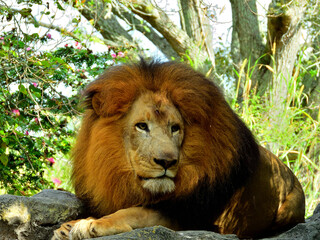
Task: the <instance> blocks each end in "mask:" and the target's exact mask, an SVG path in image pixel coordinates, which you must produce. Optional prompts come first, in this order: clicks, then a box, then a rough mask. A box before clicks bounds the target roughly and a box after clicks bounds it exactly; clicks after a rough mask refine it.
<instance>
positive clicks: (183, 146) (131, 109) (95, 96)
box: [52, 60, 305, 240]
mask: <svg viewBox="0 0 320 240" xmlns="http://www.w3.org/2000/svg"><path fill="white" fill-rule="evenodd" d="M84 95H85V101H84V102H85V105H86V111H85V113H84V117H83V122H82V126H81V128H80V131H79V133H78V137H77V142H76V145H75V148H74V151H73V157H72V158H73V173H72V179H73V183H74V188H75V193H76V196H77V197H78V198H80V199H81V200H82V201H83V202H84V203H85V206H86V209H87V210H88V212H90V214H91V217H89V218H87V219H79V220H74V221H71V222H67V223H64V224H62V226H61V227H60V228H59V229H57V230H56V231H55V232H54V236H53V238H52V239H56V240H57V239H86V238H93V237H98V236H105V235H113V234H118V233H123V232H128V231H131V230H133V229H137V228H143V227H150V226H156V225H162V226H164V227H167V228H170V229H173V230H209V231H215V232H218V233H221V234H236V235H237V236H238V237H240V238H256V237H263V236H268V235H272V234H275V233H278V232H281V231H284V230H286V229H288V228H291V227H293V226H294V225H296V224H297V223H301V222H304V214H305V197H304V193H303V190H302V187H301V185H300V183H299V181H298V179H297V178H296V177H295V176H294V174H293V173H292V172H291V171H290V169H289V168H288V167H287V166H286V165H285V164H283V163H282V162H281V161H280V160H279V159H278V158H277V157H276V156H275V155H273V154H272V153H271V152H269V151H268V150H266V149H265V148H263V147H261V146H259V145H258V144H257V142H256V140H255V138H254V137H253V135H252V133H251V132H250V130H249V129H248V128H247V127H246V125H245V124H244V123H243V122H242V121H241V120H240V118H239V117H238V116H237V115H236V114H235V113H234V112H233V110H232V109H231V108H230V107H229V105H228V103H227V102H226V100H225V98H224V96H223V94H222V92H221V91H220V90H219V88H218V87H217V86H216V85H215V84H214V83H213V82H212V81H210V80H209V79H207V78H206V77H205V76H204V75H202V74H201V73H199V72H197V71H195V70H193V69H192V68H190V67H188V66H187V65H185V64H183V63H176V62H159V61H152V62H149V63H147V62H146V61H144V60H141V61H140V62H139V63H136V64H127V65H119V66H114V67H111V68H109V69H108V70H107V71H106V72H105V73H104V74H103V75H102V76H100V77H99V78H98V79H97V80H95V81H93V82H92V83H91V84H89V86H88V87H87V88H86V90H85V93H84Z"/></svg>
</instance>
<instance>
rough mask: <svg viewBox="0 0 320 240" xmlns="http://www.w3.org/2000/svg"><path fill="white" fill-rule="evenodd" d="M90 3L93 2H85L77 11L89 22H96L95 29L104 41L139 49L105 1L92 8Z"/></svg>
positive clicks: (98, 1)
mask: <svg viewBox="0 0 320 240" xmlns="http://www.w3.org/2000/svg"><path fill="white" fill-rule="evenodd" d="M90 3H91V1H84V4H83V5H82V6H80V7H78V8H77V9H78V10H79V12H80V13H81V14H82V15H83V16H84V17H85V18H86V19H87V20H88V21H91V20H93V21H94V23H93V24H94V27H95V28H96V29H97V30H98V31H99V32H100V33H101V35H102V36H103V38H104V39H108V40H110V41H112V42H116V43H118V44H119V45H121V46H123V47H127V48H130V47H135V48H137V47H138V45H137V43H135V42H134V40H133V38H132V37H131V36H130V34H129V33H128V32H127V31H126V30H125V29H124V28H123V27H122V26H121V25H120V23H119V22H118V20H117V18H116V16H115V15H113V14H110V12H109V11H110V9H109V8H108V7H107V6H106V3H105V2H104V1H101V0H97V1H94V6H91V5H90Z"/></svg>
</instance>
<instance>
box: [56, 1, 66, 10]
mask: <svg viewBox="0 0 320 240" xmlns="http://www.w3.org/2000/svg"><path fill="white" fill-rule="evenodd" d="M56 4H57V8H58V9H59V10H62V11H64V8H63V7H62V6H61V5H60V3H59V2H58V1H56Z"/></svg>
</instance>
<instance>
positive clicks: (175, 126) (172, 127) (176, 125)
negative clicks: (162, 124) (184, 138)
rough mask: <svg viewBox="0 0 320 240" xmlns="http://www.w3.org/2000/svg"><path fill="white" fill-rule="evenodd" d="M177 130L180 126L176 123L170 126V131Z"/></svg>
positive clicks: (174, 131)
mask: <svg viewBox="0 0 320 240" xmlns="http://www.w3.org/2000/svg"><path fill="white" fill-rule="evenodd" d="M179 130H180V126H179V125H178V124H175V125H172V126H171V132H172V133H176V132H179Z"/></svg>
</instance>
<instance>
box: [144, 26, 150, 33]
mask: <svg viewBox="0 0 320 240" xmlns="http://www.w3.org/2000/svg"><path fill="white" fill-rule="evenodd" d="M143 28H144V30H146V32H151V31H150V28H148V27H147V26H145V25H144V26H143Z"/></svg>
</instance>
